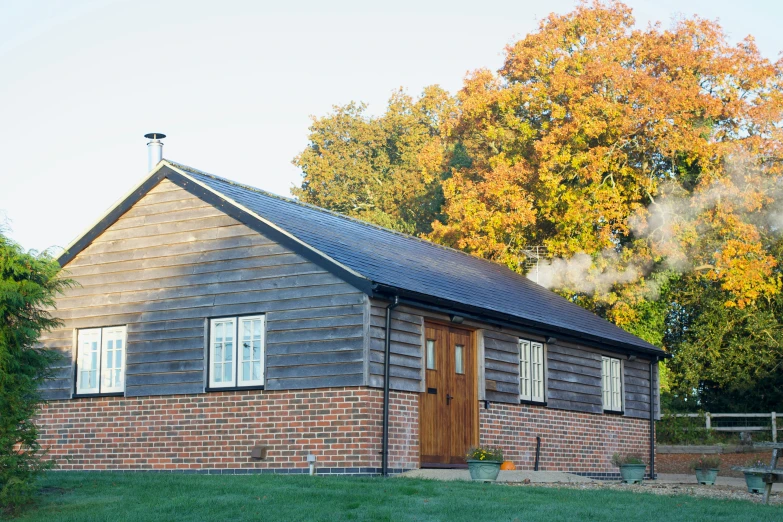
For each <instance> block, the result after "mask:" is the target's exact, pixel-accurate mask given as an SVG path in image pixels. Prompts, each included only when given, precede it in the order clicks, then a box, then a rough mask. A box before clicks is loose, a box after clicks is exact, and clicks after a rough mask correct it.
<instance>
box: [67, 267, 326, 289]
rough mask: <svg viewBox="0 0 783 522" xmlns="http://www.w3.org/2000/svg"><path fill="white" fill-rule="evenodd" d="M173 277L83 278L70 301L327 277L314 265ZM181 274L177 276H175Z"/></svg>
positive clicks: (138, 273)
mask: <svg viewBox="0 0 783 522" xmlns="http://www.w3.org/2000/svg"><path fill="white" fill-rule="evenodd" d="M169 271H170V272H171V274H170V275H169V276H168V277H163V278H148V277H147V275H148V274H147V273H146V272H147V271H145V270H139V271H136V272H132V273H131V274H132V275H133V276H134V278H135V279H131V278H125V277H123V278H122V280H120V281H117V280H116V277H115V276H118V275H122V276H125V275H127V274H128V272H120V273H111V274H106V275H105V276H104V277H102V278H99V279H95V281H94V283H95V284H92V285H85V284H84V281H83V279H84V278H83V277H82V278H79V283H80V286H79V287H78V288H72V289H69V290H68V291H67V293H66V297H78V296H86V295H96V294H97V295H101V294H111V293H118V292H123V293H127V292H139V291H143V290H161V289H164V288H188V287H192V286H194V285H205V284H216V283H236V282H239V281H256V280H264V279H272V278H277V277H280V276H296V275H304V274H307V275H310V274H326V272H325V271H324V270H322V269H320V268H318V267H317V266H315V265H313V264H307V263H296V264H285V265H273V266H263V267H253V268H246V269H244V270H228V271H219V272H207V273H200V274H197V273H192V272H193V271H192V270H188V271H187V273H185V272H184V271H183V270H182V269H176V270H169ZM175 271H176V272H179V273H176V274H175V273H174V272H175Z"/></svg>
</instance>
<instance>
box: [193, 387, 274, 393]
mask: <svg viewBox="0 0 783 522" xmlns="http://www.w3.org/2000/svg"><path fill="white" fill-rule="evenodd" d="M263 389H264V387H263V386H226V387H225V388H207V389H206V392H207V393H209V392H222V391H259V390H263Z"/></svg>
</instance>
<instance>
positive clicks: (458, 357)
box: [454, 344, 465, 373]
mask: <svg viewBox="0 0 783 522" xmlns="http://www.w3.org/2000/svg"><path fill="white" fill-rule="evenodd" d="M464 349H465V347H464V346H463V345H461V344H455V345H454V371H456V372H457V373H465V367H464V364H463V361H462V352H463V351H464Z"/></svg>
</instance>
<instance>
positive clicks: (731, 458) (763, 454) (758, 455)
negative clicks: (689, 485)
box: [656, 450, 772, 478]
mask: <svg viewBox="0 0 783 522" xmlns="http://www.w3.org/2000/svg"><path fill="white" fill-rule="evenodd" d="M701 456H702V454H701V453H659V454H658V455H657V456H656V459H657V460H656V468H657V470H656V471H657V472H658V473H681V474H686V475H690V474H693V473H694V471H693V470H692V469H691V464H692V463H693V462H694V461H696V460H698V458H699V457H701ZM708 456H709V457H720V460H721V465H720V475H721V476H723V477H739V478H743V477H744V476H745V474H744V473H742V472H741V471H735V470H733V469H731V468H732V466H745V465H746V464H747V462H748V461H749V460H760V461H761V462H763V463H764V465H765V466H769V463H770V461H771V460H772V451H771V450H764V451H761V450H759V451H755V452H729V453H720V454H710V455H708Z"/></svg>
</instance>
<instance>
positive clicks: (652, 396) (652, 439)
mask: <svg viewBox="0 0 783 522" xmlns="http://www.w3.org/2000/svg"><path fill="white" fill-rule="evenodd" d="M654 364H658V358H657V357H656V358H654V359H653V360H652V361H650V480H655V374H654V373H653V365H654Z"/></svg>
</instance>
